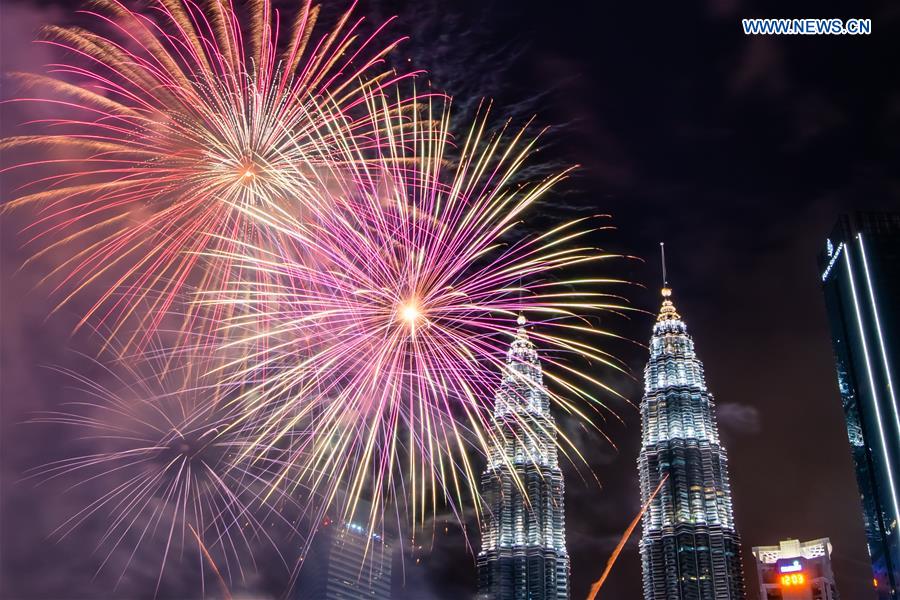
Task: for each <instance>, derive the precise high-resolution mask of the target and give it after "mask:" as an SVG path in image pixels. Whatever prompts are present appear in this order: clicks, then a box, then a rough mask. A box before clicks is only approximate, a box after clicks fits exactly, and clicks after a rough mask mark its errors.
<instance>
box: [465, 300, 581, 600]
mask: <svg viewBox="0 0 900 600" xmlns="http://www.w3.org/2000/svg"><path fill="white" fill-rule="evenodd" d="M494 417H495V423H496V426H495V427H496V428H495V430H494V436H495V439H496V443H495V444H494V445H493V450H492V453H491V455H490V456H489V457H488V463H487V466H486V467H485V470H484V473H483V474H482V476H481V487H482V498H483V500H484V516H483V529H482V532H481V552H479V554H478V557H477V563H478V592H479V593H478V598H479V600H551V599H552V600H568V598H569V555H568V552H567V551H566V538H565V515H564V507H563V495H564V487H563V478H562V472H561V471H560V469H559V462H558V457H557V448H556V429H555V427H556V426H555V423H554V420H553V416H552V415H551V414H550V402H549V398H548V396H547V392H546V390H545V388H544V382H543V374H542V372H541V364H540V360H539V358H538V354H537V350H536V349H535V346H534V344H533V343H532V342H531V341H530V340H529V339H528V334H527V332H526V331H525V319H524V317H519V328H518V330H517V332H516V336H515V339H514V340H513V342H512V345H511V346H510V348H509V351H508V353H507V358H506V368H505V372H504V373H503V378H502V381H501V383H500V388H499V389H498V390H497V394H496V396H495V403H494Z"/></svg>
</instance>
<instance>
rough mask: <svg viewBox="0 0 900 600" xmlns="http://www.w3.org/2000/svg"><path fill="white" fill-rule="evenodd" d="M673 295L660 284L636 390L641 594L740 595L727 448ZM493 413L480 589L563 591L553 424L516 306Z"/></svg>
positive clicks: (680, 599)
mask: <svg viewBox="0 0 900 600" xmlns="http://www.w3.org/2000/svg"><path fill="white" fill-rule="evenodd" d="M671 295H672V291H671V290H670V289H669V288H664V289H663V303H662V307H661V308H660V311H659V316H658V317H657V319H656V324H655V325H654V326H653V337H652V338H651V340H650V360H649V362H648V363H647V367H646V370H645V372H644V397H643V399H642V401H641V435H642V444H641V452H640V457H639V458H638V469H639V471H640V485H641V499H642V502H643V503H647V502H648V501H649V506H648V508H647V511H646V512H645V514H644V517H643V538H642V540H641V544H640V552H641V560H642V565H643V574H644V577H643V588H644V600H744V598H745V597H746V593H745V589H744V577H743V570H742V566H741V554H740V538H739V536H738V533H737V531H736V529H735V525H734V516H733V513H732V506H731V489H730V486H729V483H728V459H727V457H726V454H725V449H724V448H723V447H722V445H721V444H720V442H719V433H718V428H717V427H716V420H715V413H714V404H713V398H712V395H711V394H710V393H709V390H708V389H707V387H706V380H705V379H704V376H703V364H702V363H701V362H700V360H699V359H698V358H697V355H696V353H695V352H694V341H693V340H692V339H691V337H690V336H689V335H688V334H687V327H686V326H685V324H684V321H682V319H681V316H680V315H679V314H678V312H677V311H676V310H675V305H674V304H673V303H672V299H671ZM494 416H495V421H496V423H497V425H496V426H497V428H498V431H496V432H495V439H496V440H498V443H497V444H496V446H495V448H494V449H493V453H492V455H491V456H490V457H488V464H487V467H486V469H485V471H484V474H483V475H482V495H483V498H484V501H485V504H486V506H485V519H484V528H483V530H482V550H481V552H480V553H479V554H478V557H477V563H478V579H479V594H478V598H479V600H551V599H552V600H568V598H569V556H568V552H567V551H566V544H565V518H564V508H563V501H564V486H563V479H562V473H561V471H560V468H559V463H558V459H557V452H556V438H555V425H554V421H553V416H552V415H551V414H550V407H549V402H548V399H547V394H546V392H545V388H544V383H543V375H542V372H541V365H540V360H539V358H538V354H537V350H536V349H535V346H534V344H533V343H532V342H531V341H530V340H529V339H528V334H527V332H526V330H525V320H524V318H521V317H520V319H519V328H518V330H517V332H516V336H515V339H514V340H513V342H512V345H511V346H510V348H509V351H508V353H507V359H506V372H505V373H504V374H503V378H502V382H501V385H500V388H499V390H498V391H497V395H496V398H495V405H494ZM654 493H655V495H654ZM651 498H652V501H650V499H651Z"/></svg>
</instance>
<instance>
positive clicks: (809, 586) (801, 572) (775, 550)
mask: <svg viewBox="0 0 900 600" xmlns="http://www.w3.org/2000/svg"><path fill="white" fill-rule="evenodd" d="M753 556H754V557H755V558H756V572H757V575H758V577H759V593H760V599H761V600H839V599H840V596H839V595H838V591H837V585H836V584H835V581H834V572H833V571H832V570H831V541H830V540H829V539H828V538H821V539H818V540H811V541H809V542H801V541H800V540H784V541H782V542H779V544H778V545H777V546H758V547H756V548H753Z"/></svg>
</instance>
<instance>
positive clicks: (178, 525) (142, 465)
mask: <svg viewBox="0 0 900 600" xmlns="http://www.w3.org/2000/svg"><path fill="white" fill-rule="evenodd" d="M95 364H96V365H97V366H99V367H101V368H102V369H103V373H104V375H105V376H107V377H109V378H110V379H111V380H112V383H111V384H110V385H106V384H103V383H100V382H97V381H93V380H91V379H88V378H86V377H84V376H82V375H79V374H77V373H75V372H73V371H69V370H63V369H58V370H59V371H60V372H61V373H63V374H64V375H66V376H67V377H70V378H71V379H72V381H73V382H74V383H75V385H76V389H75V392H74V393H75V395H76V399H74V400H73V401H71V402H67V403H65V404H64V405H63V406H62V407H61V408H60V409H59V410H57V411H52V412H46V413H41V414H39V415H37V416H36V417H35V418H34V419H32V421H33V422H35V423H45V424H58V425H65V426H67V427H72V428H74V429H75V430H77V431H79V432H80V433H81V434H82V436H81V438H80V439H81V441H82V443H84V442H89V443H90V444H91V446H90V451H89V452H87V453H85V454H81V455H78V456H74V457H68V458H64V459H61V460H57V461H54V462H51V463H48V464H45V465H42V466H40V467H37V468H35V469H32V470H31V474H30V477H32V478H35V479H37V480H39V481H40V482H42V483H46V482H48V481H50V480H55V479H62V480H73V481H74V483H72V485H71V487H70V489H75V488H81V487H83V486H90V488H92V489H99V490H100V491H99V492H98V493H97V494H96V497H95V499H94V500H93V501H91V502H90V503H88V504H87V505H86V506H84V507H83V508H81V509H79V510H77V511H75V512H74V513H73V514H72V515H71V516H70V517H69V518H68V519H66V520H65V521H64V522H63V523H62V524H60V525H59V527H57V529H56V530H55V531H54V532H53V534H52V536H51V537H56V538H58V539H62V538H65V537H66V536H68V535H70V534H71V533H72V532H73V531H74V530H75V529H77V528H79V527H81V526H83V525H84V524H85V523H86V522H87V521H88V520H90V519H92V518H93V517H95V516H96V517H99V516H101V515H102V516H103V517H104V521H105V523H106V525H105V527H106V529H105V531H104V532H103V533H102V535H101V536H100V538H99V540H98V543H97V546H96V549H95V552H98V553H99V555H100V557H101V559H102V560H101V561H100V565H99V567H98V569H97V570H98V572H99V571H101V570H103V569H104V568H107V567H108V566H109V565H110V561H111V558H112V557H113V556H114V555H116V553H119V555H123V553H124V555H127V560H125V563H124V567H123V569H122V572H121V573H120V574H119V576H118V579H117V584H116V587H118V585H119V584H120V583H121V581H122V578H123V577H124V576H125V574H126V572H127V571H128V569H129V567H130V566H131V564H132V562H133V561H134V560H135V558H136V557H138V556H140V557H141V559H142V560H147V559H151V558H152V559H156V560H159V572H158V576H157V580H156V593H157V594H158V593H159V589H160V584H161V583H162V580H163V574H164V571H165V569H166V567H167V565H168V564H170V563H172V562H173V561H175V560H180V557H182V556H183V555H184V552H185V550H186V549H188V548H190V547H193V546H194V545H197V546H199V548H200V551H201V552H202V556H201V557H200V558H199V563H200V564H199V566H200V580H201V584H203V585H205V576H204V571H205V568H204V560H203V558H204V557H205V559H206V562H208V563H209V564H210V565H211V568H212V569H213V574H214V575H215V576H216V578H217V579H219V580H221V585H223V586H225V585H226V584H225V579H227V580H228V581H231V582H234V581H235V580H243V579H244V578H245V576H246V569H247V566H251V567H253V568H254V569H255V567H256V564H255V558H254V556H253V549H254V547H255V546H256V545H257V544H259V543H261V544H265V545H269V546H271V547H272V548H274V549H275V551H276V552H277V553H278V557H279V559H280V560H281V562H282V565H283V567H284V568H285V570H286V571H287V570H289V569H290V568H291V567H292V566H293V557H285V556H282V554H281V552H280V550H279V549H278V546H277V545H276V544H277V542H276V540H275V539H274V538H273V537H272V536H271V534H270V532H268V531H267V529H266V526H265V525H264V522H265V521H266V520H267V519H275V521H277V523H278V525H279V531H280V532H296V533H298V534H300V533H301V532H298V531H297V530H296V529H295V527H296V523H293V522H291V520H289V519H288V517H287V516H285V514H283V512H284V511H283V509H284V507H285V505H286V504H290V505H292V506H294V507H296V508H297V511H294V512H299V513H300V514H301V517H300V518H303V517H304V516H305V513H304V512H303V511H304V508H303V507H301V506H300V505H298V504H297V503H296V502H295V501H294V500H293V499H292V498H291V497H290V496H287V495H284V494H281V493H276V495H275V496H273V495H272V492H271V478H272V475H271V474H270V473H272V472H274V473H278V474H281V473H280V471H281V470H282V469H283V467H284V464H283V460H282V459H281V458H280V452H278V451H272V452H269V453H268V454H267V456H266V457H258V456H257V457H255V458H256V460H255V464H253V465H251V464H249V463H248V461H241V460H238V459H237V457H238V456H240V455H242V454H243V453H244V452H245V450H246V449H245V444H248V443H252V442H251V441H250V440H248V439H246V437H245V436H244V435H243V433H244V432H242V431H241V430H240V429H235V428H231V429H228V425H229V423H231V422H233V420H234V417H233V416H232V415H229V414H227V413H225V412H222V411H221V410H220V406H221V404H220V403H218V402H213V401H211V398H212V397H214V396H215V395H218V394H222V393H224V392H223V391H222V390H221V389H218V388H216V387H208V386H194V387H192V385H193V381H192V380H191V379H188V380H185V378H184V377H183V376H182V375H183V374H184V373H185V371H176V370H173V369H166V370H165V371H161V370H159V368H158V367H159V366H160V364H159V361H154V360H153V359H150V360H148V361H146V362H143V363H139V364H138V365H133V364H131V362H130V361H124V360H120V361H117V362H116V363H115V365H112V366H110V367H106V366H104V365H100V364H99V363H96V362H95ZM226 429H228V431H227V432H225V430H226ZM282 475H283V474H282ZM289 480H290V478H289ZM195 542H196V544H195ZM129 546H131V547H130V548H129ZM214 554H215V555H216V556H217V557H218V561H219V564H221V565H223V568H224V577H223V574H222V573H221V572H220V570H219V567H218V566H217V564H216V561H215V560H214V556H213V555H214ZM226 589H227V587H226Z"/></svg>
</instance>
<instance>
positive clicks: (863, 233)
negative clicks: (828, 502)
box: [819, 213, 900, 600]
mask: <svg viewBox="0 0 900 600" xmlns="http://www.w3.org/2000/svg"><path fill="white" fill-rule="evenodd" d="M819 262H820V267H821V273H822V287H823V290H824V292H825V305H826V308H827V311H828V320H829V322H830V325H831V338H832V345H833V348H834V357H835V362H836V365H837V381H838V388H839V391H840V394H841V403H842V405H843V409H844V417H845V420H846V425H847V435H848V437H849V439H850V449H851V452H852V455H853V461H854V463H855V467H856V481H857V484H858V486H859V494H860V500H861V503H862V509H863V521H864V525H865V529H866V541H867V543H868V547H869V555H870V557H871V560H872V571H873V584H874V586H875V588H876V590H877V593H878V597H879V598H881V599H891V600H896V599H897V598H898V597H900V531H898V522H897V521H898V518H900V507H898V506H900V502H898V501H900V406H898V390H897V387H896V386H897V385H898V384H900V379H898V377H900V214H888V213H856V214H852V215H844V216H842V217H841V218H840V219H839V220H838V223H837V225H836V226H835V228H834V231H833V232H832V234H831V236H830V237H829V238H828V239H827V240H826V243H825V250H824V252H822V254H821V255H820V257H819Z"/></svg>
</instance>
